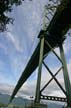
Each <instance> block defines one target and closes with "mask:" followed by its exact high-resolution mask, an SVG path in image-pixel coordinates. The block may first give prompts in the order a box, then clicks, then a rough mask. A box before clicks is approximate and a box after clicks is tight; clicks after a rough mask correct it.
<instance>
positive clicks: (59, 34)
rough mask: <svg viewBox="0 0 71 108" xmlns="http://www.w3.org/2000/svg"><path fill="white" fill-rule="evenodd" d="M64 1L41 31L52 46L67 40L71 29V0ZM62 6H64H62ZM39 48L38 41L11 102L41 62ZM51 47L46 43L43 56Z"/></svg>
mask: <svg viewBox="0 0 71 108" xmlns="http://www.w3.org/2000/svg"><path fill="white" fill-rule="evenodd" d="M64 1H65V0H62V2H61V4H60V5H59V6H58V8H57V10H56V12H55V14H54V16H53V18H52V20H51V22H50V24H49V26H48V27H47V30H46V31H43V32H42V30H41V31H40V33H39V37H40V35H42V34H43V35H44V37H45V40H47V41H48V43H49V44H50V45H51V47H52V48H55V47H58V46H59V44H60V43H62V42H63V41H64V40H65V34H66V32H67V31H68V30H69V28H70V25H71V14H70V13H71V2H70V0H66V1H67V2H65V5H64ZM62 6H64V7H63V8H62ZM39 50H40V43H38V45H37V47H36V49H35V51H34V53H33V55H32V56H31V58H30V60H29V62H28V64H27V66H26V68H25V70H24V71H23V73H22V75H21V77H20V79H19V81H18V83H17V85H16V87H15V89H14V91H13V94H12V96H11V99H10V102H11V101H12V99H13V98H14V96H15V95H16V94H17V92H18V90H19V89H20V88H21V86H22V85H23V84H24V83H25V81H26V80H27V79H28V78H29V77H30V75H31V74H32V73H33V72H34V70H35V69H36V68H37V66H38V62H39ZM50 51H51V49H50V48H49V46H48V45H47V44H46V42H45V43H44V52H43V58H44V56H45V55H46V54H47V53H49V52H50Z"/></svg>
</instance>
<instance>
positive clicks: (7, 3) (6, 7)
mask: <svg viewBox="0 0 71 108" xmlns="http://www.w3.org/2000/svg"><path fill="white" fill-rule="evenodd" d="M22 1H24V0H0V32H3V31H5V30H7V27H6V25H7V24H9V23H13V18H10V17H9V16H8V12H11V11H12V6H13V5H16V6H18V5H20V4H21V3H22Z"/></svg>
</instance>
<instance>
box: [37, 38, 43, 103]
mask: <svg viewBox="0 0 71 108" xmlns="http://www.w3.org/2000/svg"><path fill="white" fill-rule="evenodd" d="M43 49H44V37H41V38H40V54H39V67H38V78H37V86H36V94H35V103H40V85H41V71H42V61H43Z"/></svg>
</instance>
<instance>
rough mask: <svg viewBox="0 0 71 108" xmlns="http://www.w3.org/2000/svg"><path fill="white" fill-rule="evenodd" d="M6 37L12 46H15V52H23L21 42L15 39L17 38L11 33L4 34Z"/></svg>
mask: <svg viewBox="0 0 71 108" xmlns="http://www.w3.org/2000/svg"><path fill="white" fill-rule="evenodd" d="M6 37H7V39H8V40H9V41H11V42H12V43H13V45H14V46H15V48H16V50H17V51H19V52H23V47H22V45H21V42H20V41H19V39H18V38H17V36H15V35H14V34H13V33H11V32H6Z"/></svg>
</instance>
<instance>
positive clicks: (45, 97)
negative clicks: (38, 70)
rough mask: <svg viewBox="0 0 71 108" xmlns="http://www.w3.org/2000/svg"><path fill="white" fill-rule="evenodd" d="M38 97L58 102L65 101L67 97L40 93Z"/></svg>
mask: <svg viewBox="0 0 71 108" xmlns="http://www.w3.org/2000/svg"><path fill="white" fill-rule="evenodd" d="M40 99H44V100H52V101H60V102H67V99H66V98H64V97H55V96H45V95H41V97H40Z"/></svg>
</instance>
